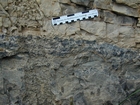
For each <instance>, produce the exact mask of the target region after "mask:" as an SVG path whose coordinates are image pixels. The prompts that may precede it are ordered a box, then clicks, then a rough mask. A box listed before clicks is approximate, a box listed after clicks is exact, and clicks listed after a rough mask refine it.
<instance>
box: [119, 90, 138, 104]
mask: <svg viewBox="0 0 140 105" xmlns="http://www.w3.org/2000/svg"><path fill="white" fill-rule="evenodd" d="M138 93H139V94H140V89H137V90H135V91H134V92H132V93H131V94H130V95H128V97H126V98H125V99H124V100H123V101H121V102H120V103H119V105H123V104H124V103H125V102H126V101H127V100H128V99H130V98H131V97H133V96H134V95H136V94H138ZM136 105H140V99H139V100H138V102H137V104H136Z"/></svg>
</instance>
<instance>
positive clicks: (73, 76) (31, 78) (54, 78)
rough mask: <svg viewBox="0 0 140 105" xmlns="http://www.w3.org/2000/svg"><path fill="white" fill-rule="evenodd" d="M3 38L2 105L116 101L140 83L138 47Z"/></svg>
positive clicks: (76, 104)
mask: <svg viewBox="0 0 140 105" xmlns="http://www.w3.org/2000/svg"><path fill="white" fill-rule="evenodd" d="M0 36H1V37H3V39H2V40H1V42H0V45H1V47H2V48H5V51H2V50H1V51H0V57H1V62H0V65H1V73H2V75H1V76H0V77H1V78H2V79H1V82H0V89H1V90H0V91H1V93H0V97H2V98H1V99H0V103H2V105H6V104H13V105H22V104H24V105H30V104H31V105H40V104H41V105H70V104H74V105H104V104H105V103H108V102H109V103H110V104H112V105H116V104H117V103H118V102H119V101H121V100H122V99H124V98H125V97H126V96H127V94H129V93H131V92H132V91H134V90H135V89H137V88H138V87H140V86H139V84H140V70H139V66H140V63H139V62H140V55H139V53H138V52H137V51H132V50H128V49H122V48H119V47H117V46H113V45H110V44H107V43H104V44H99V43H97V42H96V41H88V40H82V39H79V40H74V39H61V38H58V37H55V38H53V39H48V38H43V37H39V36H31V35H30V36H27V37H25V36H5V35H0ZM6 39H9V40H6ZM13 39H14V42H13V44H11V46H10V47H8V46H7V47H6V43H11V41H12V40H13ZM15 45H18V46H16V47H15ZM2 48H1V49H2ZM11 48H12V49H11ZM6 51H9V52H6ZM11 53H12V54H13V55H11ZM112 97H113V98H112ZM138 99H139V98H136V99H135V100H133V103H134V104H135V102H136V101H137V100H138ZM107 105H108V104H107Z"/></svg>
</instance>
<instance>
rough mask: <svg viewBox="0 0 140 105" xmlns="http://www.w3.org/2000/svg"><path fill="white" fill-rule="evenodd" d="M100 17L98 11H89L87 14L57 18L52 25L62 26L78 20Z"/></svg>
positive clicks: (80, 13)
mask: <svg viewBox="0 0 140 105" xmlns="http://www.w3.org/2000/svg"><path fill="white" fill-rule="evenodd" d="M97 16H98V10H97V9H94V10H89V11H85V12H79V13H75V14H70V15H64V16H60V17H56V18H53V19H52V24H53V25H60V24H65V23H71V22H75V21H78V20H85V19H90V18H94V17H97Z"/></svg>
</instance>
